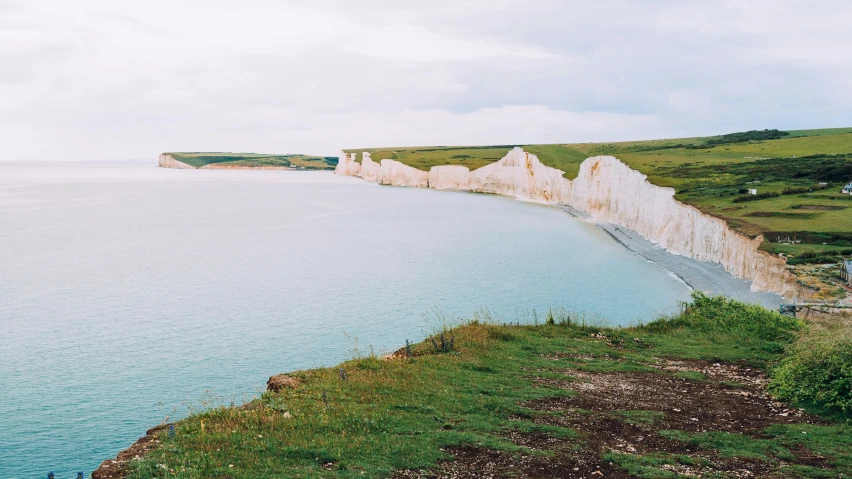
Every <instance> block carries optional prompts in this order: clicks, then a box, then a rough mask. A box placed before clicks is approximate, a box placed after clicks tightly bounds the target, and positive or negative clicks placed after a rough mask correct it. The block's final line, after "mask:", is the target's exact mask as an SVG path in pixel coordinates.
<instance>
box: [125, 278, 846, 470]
mask: <svg viewBox="0 0 852 479" xmlns="http://www.w3.org/2000/svg"><path fill="white" fill-rule="evenodd" d="M542 320H543V324H539V325H529V326H521V325H507V324H499V323H494V322H488V321H482V320H472V321H469V322H467V323H466V324H465V325H463V326H460V327H457V328H454V329H449V330H445V331H443V333H442V334H439V335H435V336H432V337H430V338H427V340H426V341H423V342H421V343H419V344H415V345H413V346H412V347H411V348H410V350H407V349H406V348H403V349H401V350H400V351H398V352H397V353H395V354H394V356H393V357H391V358H380V357H377V356H374V355H364V356H360V357H357V358H355V359H353V360H351V361H348V362H346V363H344V364H341V365H339V366H336V367H333V368H324V369H316V370H311V371H301V372H297V373H294V374H292V375H291V377H292V378H293V380H292V381H291V382H290V384H289V386H290V387H285V388H283V389H281V390H280V391H278V392H268V393H266V394H264V395H263V397H262V398H260V399H258V400H256V401H254V402H252V403H250V404H248V405H246V406H243V407H239V408H233V407H222V408H216V409H212V410H209V411H206V412H203V413H200V414H197V415H194V416H192V417H190V418H188V419H185V420H183V421H180V422H179V423H177V424H176V426H175V429H174V434H173V436H171V435H169V434H168V433H167V429H163V430H161V431H160V432H159V433H158V440H160V441H162V442H161V443H160V444H159V446H158V447H157V448H156V449H154V450H153V451H152V452H150V453H149V454H148V455H147V456H146V457H145V458H144V459H142V460H137V461H132V462H131V463H130V464H131V468H130V477H132V478H139V479H142V478H155V477H156V478H166V477H169V478H172V477H173V478H232V479H236V478H268V477H279V478H289V477H294V478H295V477H299V478H305V477H329V478H331V477H340V478H355V477H358V478H363V477H370V478H374V477H388V478H409V477H470V478H475V477H483V476H484V475H487V476H489V477H596V475H601V474H602V477H642V478H658V477H681V476H683V475H691V476H698V477H768V476H771V477H790V478H792V477H849V476H850V475H852V453H850V451H852V427H850V426H849V424H848V423H846V422H844V420H842V419H840V418H841V417H842V416H843V415H844V414H846V415H847V417H848V414H849V413H852V397H851V396H850V394H849V390H848V386H847V387H846V389H844V386H843V385H842V381H844V380H845V381H849V380H850V379H852V375H850V370H852V368H849V367H850V365H852V362H850V361H852V359H850V358H849V357H848V356H847V355H846V354H847V353H848V352H849V351H850V350H852V348H850V345H852V342H850V335H849V328H846V329H843V330H842V331H841V333H838V331H837V330H832V331H831V332H830V336H831V337H832V338H834V339H833V341H834V342H832V343H830V344H828V343H825V342H824V341H817V342H818V343H819V344H821V345H822V346H821V347H822V350H821V351H822V353H828V354H827V356H828V357H835V358H839V359H837V360H836V361H835V364H823V363H820V360H819V359H818V358H819V357H822V356H825V354H816V355H811V356H815V357H816V359H815V358H812V357H810V356H808V357H805V358H802V357H800V356H798V355H797V354H796V353H788V354H785V348H787V347H789V345H791V344H795V343H797V342H798V341H802V339H799V338H810V340H811V341H813V340H815V338H820V337H822V336H819V335H817V334H815V333H814V330H815V328H817V326H816V325H812V326H810V327H809V326H806V325H805V324H804V323H803V322H801V321H799V320H796V319H794V318H788V317H782V316H779V315H778V314H777V313H774V312H770V311H767V310H764V309H762V308H759V307H756V306H747V305H744V304H741V303H737V302H733V301H727V300H724V299H721V298H707V297H704V296H701V295H697V296H696V297H695V298H694V301H693V302H692V303H691V304H689V305H686V306H685V307H684V309H683V312H682V313H681V314H679V315H677V316H674V317H669V318H663V319H660V320H658V321H656V322H654V323H651V324H649V325H647V326H644V327H636V328H629V329H609V328H603V327H597V326H590V325H587V324H583V323H582V322H579V321H577V320H576V319H572V318H571V317H570V316H568V315H566V314H564V313H561V314H553V313H551V314H548V315H547V316H545V317H544V318H542ZM838 338H842V340H841V339H838ZM826 348H828V349H826ZM807 349H808V350H813V348H812V347H808V348H807ZM793 350H795V348H793ZM844 351H845V352H844ZM779 360H781V361H782V366H781V367H778V368H776V369H775V370H776V371H780V373H777V374H776V373H773V377H772V379H771V381H772V382H771V383H770V387H771V388H772V389H773V391H776V393H777V394H779V395H781V396H782V397H784V398H787V399H789V400H793V401H797V402H799V403H803V404H804V403H808V404H810V405H811V406H814V408H812V409H810V412H807V411H805V410H801V409H797V408H796V407H793V406H791V405H788V404H784V403H781V402H778V401H777V400H775V399H773V398H771V397H770V395H769V394H768V392H767V380H768V379H767V371H768V370H773V368H775V364H776V363H777V362H778V361H779ZM803 361H804V362H803ZM838 367H839V368H840V369H838ZM844 367H845V368H847V369H846V370H845V372H842V370H843V368H844ZM808 371H821V372H823V373H825V374H824V376H830V377H833V378H835V379H837V380H839V382H838V383H830V382H827V381H826V380H825V379H821V378H819V377H815V376H817V375H812V376H813V377H812V376H808V374H809V373H808ZM820 391H826V392H828V391H831V392H832V393H834V394H833V395H832V396H831V397H832V400H831V401H826V398H825V397H824V396H820V394H822V393H820ZM817 412H820V413H831V414H829V416H822V417H821V416H817V415H814V414H813V413H817ZM830 417H834V418H835V419H831V418H830ZM596 471H600V472H596ZM113 477H115V476H113ZM598 477H601V476H598Z"/></svg>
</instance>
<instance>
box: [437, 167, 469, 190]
mask: <svg viewBox="0 0 852 479" xmlns="http://www.w3.org/2000/svg"><path fill="white" fill-rule="evenodd" d="M469 173H470V170H469V169H468V167H466V166H461V165H443V166H433V167H432V169H430V170H429V188H435V189H439V190H467V189H469V188H468V174H469Z"/></svg>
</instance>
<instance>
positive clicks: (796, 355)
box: [769, 329, 852, 418]
mask: <svg viewBox="0 0 852 479" xmlns="http://www.w3.org/2000/svg"><path fill="white" fill-rule="evenodd" d="M769 389H770V391H771V392H772V393H773V394H775V395H776V396H777V397H778V399H781V400H784V401H789V402H793V403H798V404H800V405H804V406H810V407H814V408H816V409H818V410H822V411H824V412H828V413H832V414H838V415H841V416H845V417H847V418H850V417H852V333H851V332H850V329H846V330H845V331H831V332H829V331H822V332H819V333H817V334H813V335H806V336H805V337H803V338H802V339H800V340H799V341H798V342H796V343H795V344H794V345H793V346H791V347H790V348H789V350H788V354H787V356H786V357H785V358H784V359H783V360H782V361H781V363H780V364H779V365H778V367H776V368H775V370H774V371H773V372H772V379H771V381H770V383H769Z"/></svg>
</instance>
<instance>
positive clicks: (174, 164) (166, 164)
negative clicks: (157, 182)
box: [157, 155, 195, 169]
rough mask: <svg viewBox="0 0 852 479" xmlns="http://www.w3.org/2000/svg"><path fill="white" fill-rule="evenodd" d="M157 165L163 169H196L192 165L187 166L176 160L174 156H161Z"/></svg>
mask: <svg viewBox="0 0 852 479" xmlns="http://www.w3.org/2000/svg"><path fill="white" fill-rule="evenodd" d="M157 164H158V165H160V166H161V167H163V168H178V169H187V168H189V169H195V167H194V166H192V165H187V164H186V163H184V162H182V161H178V160H176V159H174V157H173V156H172V155H160V157H159V159H158V160H157Z"/></svg>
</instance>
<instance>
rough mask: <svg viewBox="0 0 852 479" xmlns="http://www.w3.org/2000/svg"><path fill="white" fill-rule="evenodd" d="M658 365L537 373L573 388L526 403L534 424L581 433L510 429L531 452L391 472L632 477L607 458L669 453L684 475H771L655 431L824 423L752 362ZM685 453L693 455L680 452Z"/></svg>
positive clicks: (461, 452) (761, 464)
mask: <svg viewBox="0 0 852 479" xmlns="http://www.w3.org/2000/svg"><path fill="white" fill-rule="evenodd" d="M655 366H656V367H657V368H658V369H660V370H661V371H662V372H661V373H650V372H649V373H641V372H640V373H632V372H631V373H589V372H585V371H579V370H569V371H566V381H564V382H563V381H554V380H542V382H543V383H547V384H548V385H549V386H554V385H558V386H559V387H563V388H566V389H570V390H572V391H574V392H575V393H576V394H575V395H573V396H569V397H552V398H546V399H541V400H536V401H531V402H528V403H525V404H524V406H526V407H528V408H530V409H533V410H536V411H540V412H541V413H542V414H540V415H538V416H536V417H535V418H534V422H536V423H538V424H542V425H548V426H560V427H564V428H569V429H572V430H574V431H576V432H577V433H578V436H577V437H576V438H570V437H569V438H557V437H553V436H551V435H549V434H545V433H523V432H519V431H509V432H507V433H506V434H504V435H503V437H504V438H505V439H508V440H510V441H511V442H513V443H514V444H517V445H519V446H522V447H525V448H528V449H529V450H531V452H530V453H526V454H511V453H504V452H499V451H493V450H489V449H483V448H477V447H462V448H454V449H448V450H447V452H448V453H450V454H452V455H453V456H454V457H455V460H452V461H447V462H443V463H441V464H440V465H439V466H438V467H437V468H435V469H433V470H430V471H402V472H399V473H397V474H396V475H395V476H394V477H395V478H414V477H417V478H487V477H490V478H503V477H516V478H517V477H525V478H526V477H528V478H540V477H549V478H554V477H559V478H581V477H582V478H597V477H607V478H627V477H635V476H632V475H630V474H629V473H628V472H627V471H626V470H625V469H623V468H622V467H620V466H619V465H618V464H614V463H613V462H611V461H610V460H607V459H606V457H609V458H610V459H612V458H613V457H616V458H618V457H620V458H627V459H634V458H641V457H645V456H646V455H652V456H653V457H656V458H660V457H662V458H672V460H670V461H668V463H664V464H662V465H660V464H657V467H659V468H661V469H662V470H665V471H670V472H672V473H675V474H682V475H685V476H701V475H705V474H709V475H720V476H721V477H747V478H750V477H776V476H777V474H776V473H775V472H773V471H777V468H778V466H779V465H781V466H783V465H784V464H778V463H777V462H775V463H770V462H765V461H760V460H756V459H746V458H736V457H734V458H729V457H724V458H723V457H719V455H718V454H716V453H715V451H713V450H709V449H701V448H700V447H699V446H697V445H695V444H693V443H691V442H689V441H683V440H678V439H677V438H673V437H668V436H666V435H665V434H660V432H661V431H683V432H685V433H704V432H729V433H736V434H743V435H746V436H750V437H754V438H759V437H760V435H761V434H762V431H763V430H764V429H765V428H767V427H768V426H771V425H773V424H791V423H823V422H824V421H822V420H820V419H819V418H817V417H814V416H811V415H808V414H806V413H804V412H803V411H802V410H799V409H789V408H787V407H785V406H784V405H783V404H781V403H778V402H775V401H773V400H772V398H770V397H769V396H768V395H767V394H766V392H765V384H766V382H767V378H766V375H765V374H764V373H763V372H762V371H760V370H756V369H753V368H750V367H748V366H744V365H735V364H721V363H710V362H706V361H675V360H665V361H661V362H660V363H659V364H656V365H655ZM569 375H570V376H569ZM569 378H570V379H569ZM790 452H791V453H792V454H793V456H795V459H792V460H790V461H789V462H788V464H797V465H806V466H820V465H824V463H825V461H826V458H823V457H820V456H818V455H815V454H814V453H813V452H812V451H808V450H806V449H794V450H791V451H790ZM687 456H688V458H689V460H688V461H685V460H683V458H684V457H687ZM678 458H680V459H678ZM612 460H616V459H612ZM777 477H781V476H777Z"/></svg>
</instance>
